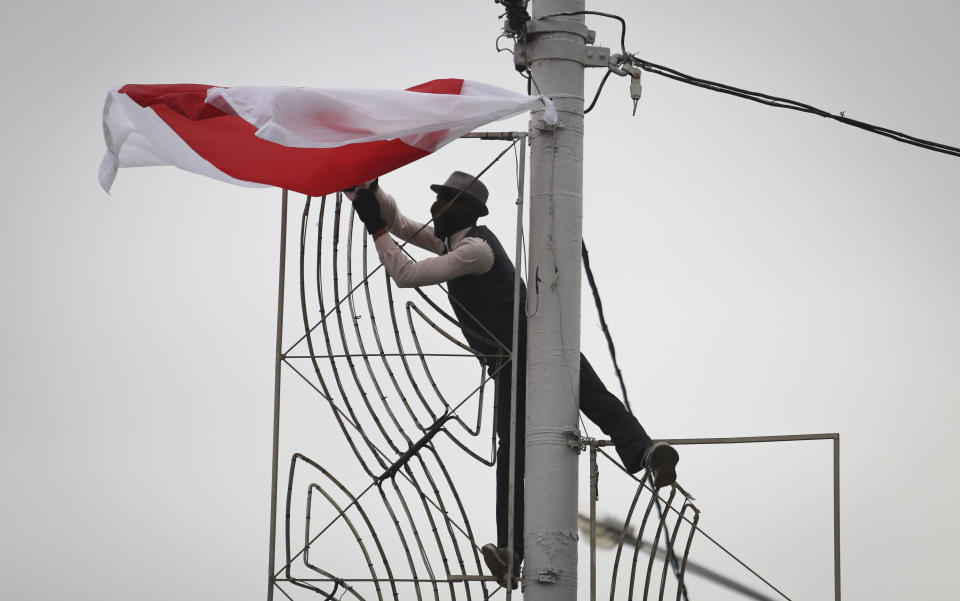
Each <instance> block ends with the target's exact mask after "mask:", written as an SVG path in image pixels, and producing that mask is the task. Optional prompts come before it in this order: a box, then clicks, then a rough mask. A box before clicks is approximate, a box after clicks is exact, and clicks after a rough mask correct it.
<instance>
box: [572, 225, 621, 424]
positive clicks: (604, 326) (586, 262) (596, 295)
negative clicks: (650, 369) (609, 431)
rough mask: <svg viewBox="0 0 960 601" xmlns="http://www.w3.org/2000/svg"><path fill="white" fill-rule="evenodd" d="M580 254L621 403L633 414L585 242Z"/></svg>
mask: <svg viewBox="0 0 960 601" xmlns="http://www.w3.org/2000/svg"><path fill="white" fill-rule="evenodd" d="M581 256H582V257H583V270H584V271H585V272H586V274H587V282H589V283H590V290H591V291H592V292H593V303H594V304H595V305H596V306H597V315H598V316H599V317H600V329H602V330H603V335H604V336H606V338H607V348H609V349H610V358H611V359H613V368H614V369H615V370H616V372H617V380H619V381H620V392H622V393H623V404H624V405H626V406H627V411H629V412H630V414H631V415H632V414H633V409H632V408H631V407H630V400H629V399H627V386H626V384H624V383H623V373H622V372H621V371H620V364H619V363H617V349H616V347H614V345H613V336H611V335H610V328H608V327H607V320H606V318H604V316H603V302H601V300H600V291H599V290H597V281H596V280H595V279H594V277H593V270H592V269H590V253H588V252H587V243H586V242H583V241H581Z"/></svg>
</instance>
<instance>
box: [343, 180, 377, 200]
mask: <svg viewBox="0 0 960 601" xmlns="http://www.w3.org/2000/svg"><path fill="white" fill-rule="evenodd" d="M379 181H380V178H379V177H377V178H374V179H372V180H370V181H367V182H363V183H362V184H359V185H357V186H352V187H350V188H347V189H346V190H341V191H342V192H343V194H344V195H345V196H346V197H347V198H349V199H350V202H353V201H354V200H356V199H357V192H359V191H360V190H370V191H371V192H376V191H377V188H378V187H379V185H380V184H379Z"/></svg>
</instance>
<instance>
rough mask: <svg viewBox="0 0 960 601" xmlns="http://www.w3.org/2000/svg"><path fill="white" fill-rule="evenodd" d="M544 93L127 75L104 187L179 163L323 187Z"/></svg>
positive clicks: (294, 186) (108, 120) (284, 184)
mask: <svg viewBox="0 0 960 601" xmlns="http://www.w3.org/2000/svg"><path fill="white" fill-rule="evenodd" d="M541 102H542V103H544V104H545V105H546V109H545V111H544V120H545V121H547V122H548V123H556V111H555V110H554V108H553V105H552V103H550V101H549V99H546V98H543V97H540V96H527V95H524V94H517V93H515V92H511V91H509V90H504V89H501V88H497V87H494V86H490V85H486V84H482V83H477V82H472V81H466V80H462V79H437V80H434V81H430V82H427V83H424V84H421V85H419V86H415V87H412V88H409V89H407V90H360V89H337V88H284V87H272V88H269V87H236V88H225V87H216V86H207V85H200V84H170V85H166V84H160V85H138V84H128V85H125V86H123V87H122V88H118V89H116V90H113V91H111V92H110V93H109V94H108V95H107V99H106V102H105V104H104V108H103V133H104V138H105V140H106V144H107V151H106V153H105V154H104V157H103V162H102V163H101V164H100V185H101V186H103V188H104V190H106V191H108V192H109V191H110V187H111V185H112V184H113V180H114V179H115V178H116V176H117V169H118V168H120V167H144V166H151V165H173V166H176V167H179V168H181V169H185V170H187V171H192V172H194V173H199V174H201V175H206V176H208V177H213V178H216V179H219V180H222V181H226V182H230V183H232V184H237V185H241V186H277V187H281V188H287V189H289V190H293V191H296V192H300V193H303V194H310V195H312V196H320V195H323V194H329V193H331V192H335V191H337V190H342V189H344V188H348V187H350V186H353V185H355V184H358V183H360V182H363V181H367V180H370V179H373V178H375V177H377V176H380V175H383V174H384V173H387V172H389V171H392V170H394V169H396V168H398V167H401V166H403V165H406V164H407V163H410V162H412V161H415V160H417V159H420V158H423V157H424V156H426V155H428V154H430V153H432V152H434V151H435V150H437V149H439V148H440V147H442V146H444V145H445V144H447V143H449V142H451V141H453V140H455V139H457V138H459V137H460V136H462V135H463V134H465V133H467V132H469V131H471V130H473V129H475V128H477V127H480V126H481V125H484V124H486V123H489V122H491V121H495V120H497V119H503V118H506V117H510V116H512V115H516V114H518V113H521V112H524V111H527V110H530V109H532V108H535V107H537V106H538V105H540V104H541Z"/></svg>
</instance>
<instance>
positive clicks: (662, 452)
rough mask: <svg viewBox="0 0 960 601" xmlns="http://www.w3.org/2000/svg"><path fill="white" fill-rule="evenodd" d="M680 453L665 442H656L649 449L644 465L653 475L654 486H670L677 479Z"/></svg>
mask: <svg viewBox="0 0 960 601" xmlns="http://www.w3.org/2000/svg"><path fill="white" fill-rule="evenodd" d="M678 461H680V454H679V453H677V450H676V449H675V448H673V447H671V446H670V445H668V444H667V443H665V442H655V443H653V444H652V445H650V448H649V449H647V452H646V456H645V457H644V465H646V467H647V469H648V470H650V474H651V475H652V476H653V487H654V488H661V487H664V486H669V485H670V484H673V483H674V482H676V481H677V462H678Z"/></svg>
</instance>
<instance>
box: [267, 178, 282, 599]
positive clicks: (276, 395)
mask: <svg viewBox="0 0 960 601" xmlns="http://www.w3.org/2000/svg"><path fill="white" fill-rule="evenodd" d="M282 198H283V200H282V202H281V208H280V276H279V277H280V284H279V291H278V292H277V352H276V355H274V360H273V467H272V471H271V480H270V556H269V558H268V560H267V564H268V565H267V569H268V574H267V601H273V583H274V578H273V573H274V568H275V567H276V565H275V560H276V549H277V468H278V461H279V451H280V367H281V362H282V361H283V290H284V282H285V280H286V277H285V276H286V273H287V191H286V190H284V191H283V197H282Z"/></svg>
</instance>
